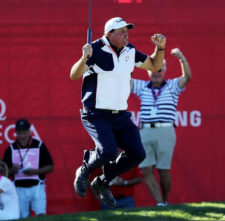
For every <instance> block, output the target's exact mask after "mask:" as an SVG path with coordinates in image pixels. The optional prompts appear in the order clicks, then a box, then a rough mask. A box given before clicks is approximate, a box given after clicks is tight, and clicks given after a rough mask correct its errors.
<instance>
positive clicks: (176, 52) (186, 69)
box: [171, 48, 192, 88]
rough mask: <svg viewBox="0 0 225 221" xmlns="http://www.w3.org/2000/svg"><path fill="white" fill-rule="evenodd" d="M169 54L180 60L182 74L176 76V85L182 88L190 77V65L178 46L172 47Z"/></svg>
mask: <svg viewBox="0 0 225 221" xmlns="http://www.w3.org/2000/svg"><path fill="white" fill-rule="evenodd" d="M171 54H172V55H173V56H174V57H177V58H178V59H179V61H180V66H181V70H182V75H181V76H180V77H179V78H178V85H179V87H180V88H184V87H185V86H186V84H187V83H188V81H189V80H190V79H191V77H192V74H191V69H190V66H189V64H188V62H187V59H186V58H185V56H184V55H183V54H182V52H181V51H180V49H179V48H174V49H172V50H171Z"/></svg>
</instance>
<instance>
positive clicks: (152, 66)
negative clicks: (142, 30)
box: [140, 34, 166, 72]
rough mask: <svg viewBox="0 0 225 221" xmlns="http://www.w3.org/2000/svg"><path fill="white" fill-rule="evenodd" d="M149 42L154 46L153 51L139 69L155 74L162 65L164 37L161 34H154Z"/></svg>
mask: <svg viewBox="0 0 225 221" xmlns="http://www.w3.org/2000/svg"><path fill="white" fill-rule="evenodd" d="M151 40H152V42H153V44H154V45H155V46H156V47H155V51H154V52H153V54H152V55H151V56H149V55H148V56H147V58H146V60H145V62H144V63H143V64H142V65H141V66H140V68H142V69H145V70H150V71H152V72H157V71H158V70H159V69H160V68H161V67H162V64H163V59H164V50H165V46H166V37H165V36H164V35H162V34H154V35H153V36H152V37H151Z"/></svg>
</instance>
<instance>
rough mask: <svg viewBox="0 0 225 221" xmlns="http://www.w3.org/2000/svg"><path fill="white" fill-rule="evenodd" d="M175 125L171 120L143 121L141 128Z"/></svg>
mask: <svg viewBox="0 0 225 221" xmlns="http://www.w3.org/2000/svg"><path fill="white" fill-rule="evenodd" d="M172 126H174V124H173V123H171V122H165V123H141V126H140V127H141V128H156V127H172Z"/></svg>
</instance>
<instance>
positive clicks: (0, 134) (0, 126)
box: [0, 124, 3, 144]
mask: <svg viewBox="0 0 225 221" xmlns="http://www.w3.org/2000/svg"><path fill="white" fill-rule="evenodd" d="M0 129H2V125H1V124H0ZM1 136H2V133H0V137H1ZM2 143H3V141H2V140H1V139H0V144H2Z"/></svg>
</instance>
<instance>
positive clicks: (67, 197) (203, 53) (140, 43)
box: [0, 0, 225, 214]
mask: <svg viewBox="0 0 225 221" xmlns="http://www.w3.org/2000/svg"><path fill="white" fill-rule="evenodd" d="M224 8H225V2H224V1H220V0H214V1H210V0H206V1H204V5H203V4H202V1H200V0H188V1H185V2H184V1H180V0H174V1H170V0H157V1H154V0H138V1H131V0H130V1H122V0H121V1H119V0H118V1H115V0H109V1H107V4H105V1H103V0H96V1H93V21H92V24H93V25H92V26H93V27H92V32H93V39H97V38H99V37H101V36H102V35H103V29H104V23H105V21H106V20H108V19H109V18H111V17H115V16H121V17H123V18H124V19H125V20H127V21H128V22H132V23H134V24H135V28H134V29H133V30H131V31H130V36H129V37H130V42H131V43H133V44H134V45H135V46H136V47H137V49H139V50H140V51H143V52H145V53H147V54H151V53H152V52H153V50H154V46H153V44H152V43H151V41H150V36H151V35H152V34H154V33H163V34H165V35H166V37H167V48H166V59H167V66H168V68H167V73H166V78H173V77H177V76H180V75H181V70H180V65H179V62H178V60H177V59H175V58H174V57H173V56H171V55H170V51H171V49H172V48H176V47H178V48H180V49H181V50H182V52H183V53H184V55H185V56H186V58H187V60H188V62H189V64H190V67H191V69H192V73H193V78H192V80H191V82H190V83H189V85H188V86H187V89H186V91H185V92H184V93H183V94H182V95H181V96H180V100H179V105H178V110H177V118H176V124H177V126H178V127H177V129H176V132H177V144H176V147H175V153H174V158H173V163H172V176H173V184H172V190H171V194H170V197H169V201H170V202H171V203H183V202H194V201H222V200H225V198H224V196H225V189H224V186H225V177H224V176H222V175H221V174H223V173H224V171H223V167H224V163H223V162H224V161H223V158H224V156H225V148H224V143H225V137H224V134H223V133H224V131H225V126H224V125H225V100H224V99H223V97H222V96H223V94H224V90H225V89H224V88H225V87H224V86H223V83H224V82H223V80H224V71H223V70H224V57H225V45H224V44H223V41H224V38H225V29H224V25H225V16H224ZM87 26H88V0H73V1H72V0H64V1H60V0H55V1H50V0H46V1H36V0H29V1H27V0H18V1H1V2H0V70H1V74H0V147H1V148H0V156H1V157H2V155H3V152H4V150H5V149H6V147H7V146H8V145H9V143H11V142H13V140H15V131H14V122H15V121H16V120H17V119H18V118H20V117H26V118H28V119H29V120H30V122H31V123H32V128H31V129H32V133H33V136H35V137H36V138H39V139H41V140H42V141H44V142H45V144H46V145H47V146H48V148H49V150H50V152H51V154H52V156H53V159H54V163H55V171H54V172H53V173H51V174H49V175H48V176H47V196H48V213H49V214H62V213H68V212H70V213H71V212H78V211H88V210H96V209H98V204H94V203H93V197H92V195H91V193H88V195H87V196H86V197H85V198H84V199H81V198H79V197H78V196H77V195H76V194H75V192H74V188H73V179H74V173H75V169H76V168H77V167H78V166H79V165H80V164H81V162H82V156H83V150H84V149H85V148H92V147H93V142H92V141H91V139H90V137H89V136H88V134H87V133H86V132H85V131H84V129H83V127H82V124H81V121H80V116H79V109H80V108H81V101H80V94H81V92H80V89H81V81H82V80H81V79H80V80H78V81H72V80H70V77H69V73H70V68H71V66H72V65H73V63H74V62H75V61H76V60H78V59H79V58H80V56H81V53H82V51H81V50H82V46H83V44H84V43H85V42H86V32H87V31H86V30H87ZM134 77H135V78H140V79H147V75H146V72H144V71H140V70H135V72H134ZM139 105H140V102H139V100H138V98H137V97H135V96H134V95H131V97H130V99H129V110H130V111H132V117H133V120H134V122H135V123H136V124H137V125H138V123H139V112H138V111H139V107H140V106H139ZM136 190H137V191H136V195H135V198H136V201H137V205H138V206H151V205H154V201H153V198H152V196H151V195H150V193H149V192H148V190H147V188H146V185H145V183H144V182H142V184H140V185H138V187H137V189H136Z"/></svg>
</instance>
